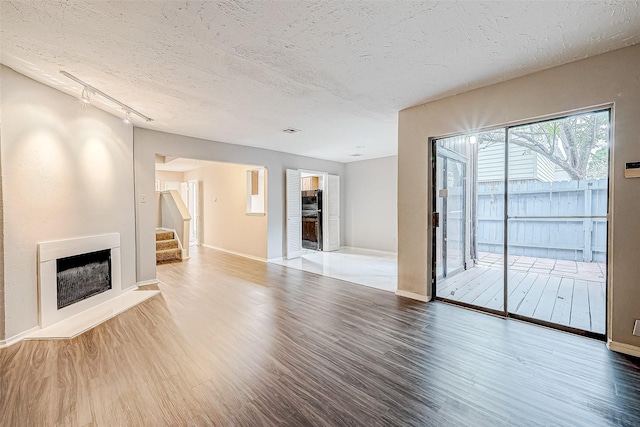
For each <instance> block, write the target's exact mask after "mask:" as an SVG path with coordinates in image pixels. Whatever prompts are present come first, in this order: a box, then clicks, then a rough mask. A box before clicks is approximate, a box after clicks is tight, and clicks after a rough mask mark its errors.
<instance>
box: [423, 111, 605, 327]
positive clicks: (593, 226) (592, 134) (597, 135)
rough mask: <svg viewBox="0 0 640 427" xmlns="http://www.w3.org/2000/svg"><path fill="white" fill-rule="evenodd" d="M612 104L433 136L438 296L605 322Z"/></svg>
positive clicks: (562, 323)
mask: <svg viewBox="0 0 640 427" xmlns="http://www.w3.org/2000/svg"><path fill="white" fill-rule="evenodd" d="M609 129H610V110H600V111H590V112H586V113H581V114H576V115H571V116H566V117H561V118H557V119H553V120H546V121H540V122H534V123H527V124H523V125H517V126H509V127H506V128H500V129H495V130H490V131H486V132H479V133H474V134H468V135H460V136H455V137H449V138H442V139H436V140H434V141H433V142H432V144H433V145H432V149H433V153H434V157H433V161H432V164H433V177H434V183H433V200H432V201H433V206H435V213H436V215H438V216H439V218H438V219H439V221H437V224H434V225H437V226H436V227H434V230H433V238H434V242H435V250H434V251H433V257H434V259H433V263H434V266H435V268H434V272H433V285H434V294H435V295H436V298H437V299H440V300H444V301H447V302H450V303H454V304H458V305H463V306H468V307H472V308H476V309H480V310H483V311H487V312H491V313H494V314H498V315H501V316H507V317H515V318H521V319H524V320H528V321H531V322H534V323H540V324H544V325H548V326H552V327H555V328H559V329H564V330H568V331H571V332H576V333H581V334H585V335H594V336H598V337H603V336H604V334H605V332H606V321H605V319H606V294H607V293H606V286H607V283H606V278H607V274H606V273H607V272H606V266H607V247H608V244H607V243H608V240H607V239H608V237H607V230H608V216H607V214H608V200H609V189H608V183H609V146H610V136H609V135H610V131H609Z"/></svg>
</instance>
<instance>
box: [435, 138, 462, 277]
mask: <svg viewBox="0 0 640 427" xmlns="http://www.w3.org/2000/svg"><path fill="white" fill-rule="evenodd" d="M436 156H439V157H440V158H441V159H442V173H443V174H444V175H445V176H446V175H447V173H448V167H449V162H450V161H451V162H457V163H459V164H461V165H462V166H463V169H462V170H463V177H462V181H463V184H462V194H461V197H462V202H461V205H462V214H461V223H462V227H460V243H461V248H460V250H461V252H462V257H461V258H462V265H461V266H460V267H458V268H456V269H455V270H454V271H449V265H448V264H449V263H448V259H447V258H448V254H449V247H448V242H449V240H448V239H449V230H448V228H447V226H448V223H449V218H448V209H449V208H448V198H445V199H443V202H442V203H443V206H442V212H441V216H440V218H439V220H440V227H441V228H442V250H441V255H442V260H441V261H442V278H444V277H448V276H449V275H450V274H455V273H458V272H460V271H464V269H465V263H466V253H467V227H466V214H467V208H468V207H467V206H466V204H467V203H466V200H467V199H466V196H467V188H466V187H467V186H466V182H467V179H468V177H467V171H466V168H467V163H468V159H467V158H466V157H464V156H462V155H460V154H458V153H456V152H454V151H451V150H448V149H446V148H444V149H442V152H441V153H436ZM436 162H437V157H436ZM434 183H435V181H434ZM442 189H443V190H448V189H449V184H448V179H447V181H446V182H445V183H444V185H443V188H442ZM434 206H435V205H434ZM436 275H437V272H436Z"/></svg>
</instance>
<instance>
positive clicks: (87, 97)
mask: <svg viewBox="0 0 640 427" xmlns="http://www.w3.org/2000/svg"><path fill="white" fill-rule="evenodd" d="M80 101H82V103H83V104H91V92H90V91H89V89H87V87H86V86H85V87H84V89H82V97H81V98H80Z"/></svg>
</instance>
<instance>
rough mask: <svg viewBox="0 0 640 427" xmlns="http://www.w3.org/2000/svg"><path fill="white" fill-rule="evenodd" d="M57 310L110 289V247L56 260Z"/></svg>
mask: <svg viewBox="0 0 640 427" xmlns="http://www.w3.org/2000/svg"><path fill="white" fill-rule="evenodd" d="M56 267H57V269H56V278H57V283H58V293H57V296H58V298H57V299H58V310H60V309H61V308H64V307H67V306H69V305H71V304H74V303H76V302H78V301H82V300H84V299H87V298H90V297H92V296H94V295H97V294H100V293H102V292H105V291H108V290H109V289H111V249H105V250H102V251H97V252H90V253H86V254H81V255H74V256H70V257H66V258H59V259H57V260H56Z"/></svg>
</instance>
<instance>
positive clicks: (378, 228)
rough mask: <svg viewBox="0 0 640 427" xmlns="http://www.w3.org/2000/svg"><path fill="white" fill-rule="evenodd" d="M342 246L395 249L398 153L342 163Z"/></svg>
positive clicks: (396, 236)
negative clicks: (345, 202)
mask: <svg viewBox="0 0 640 427" xmlns="http://www.w3.org/2000/svg"><path fill="white" fill-rule="evenodd" d="M345 175H346V177H345V179H344V187H345V189H344V191H345V192H346V194H347V195H348V197H347V204H346V206H345V245H346V246H353V247H357V248H365V249H375V250H379V251H387V252H397V250H398V215H397V212H398V207H397V202H398V156H391V157H383V158H379V159H372V160H362V161H360V162H352V163H347V164H346V165H345Z"/></svg>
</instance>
